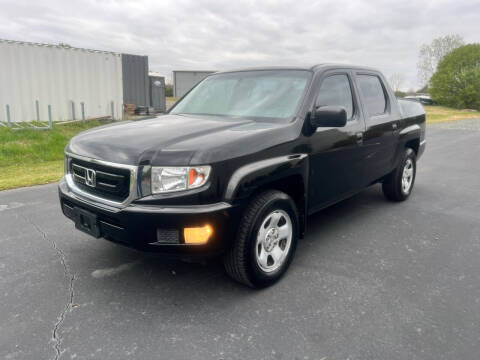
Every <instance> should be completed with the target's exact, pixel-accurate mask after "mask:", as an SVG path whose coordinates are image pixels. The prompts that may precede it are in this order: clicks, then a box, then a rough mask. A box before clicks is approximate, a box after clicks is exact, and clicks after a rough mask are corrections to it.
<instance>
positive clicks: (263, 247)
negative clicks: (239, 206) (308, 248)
mask: <svg viewBox="0 0 480 360" xmlns="http://www.w3.org/2000/svg"><path fill="white" fill-rule="evenodd" d="M297 239H298V213H297V208H296V206H295V203H294V202H293V200H292V199H291V198H290V197H289V196H288V195H287V194H285V193H283V192H281V191H277V190H269V191H266V192H264V193H261V194H259V195H258V196H256V197H255V198H253V200H252V201H251V202H250V204H249V205H248V206H247V208H246V210H245V212H244V213H243V215H242V219H241V221H240V225H239V228H238V232H237V237H236V239H235V241H234V243H233V245H232V247H231V248H230V249H229V251H228V252H227V254H226V255H225V257H224V265H225V270H226V272H227V273H228V275H229V276H230V277H232V278H233V279H234V280H236V281H238V282H240V283H242V284H245V285H247V286H250V287H253V288H263V287H267V286H270V285H272V284H273V283H275V282H276V281H278V280H279V279H280V278H281V277H282V275H283V274H284V273H285V271H286V270H287V269H288V266H289V265H290V263H291V261H292V259H293V255H294V253H295V248H296V246H297Z"/></svg>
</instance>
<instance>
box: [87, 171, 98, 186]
mask: <svg viewBox="0 0 480 360" xmlns="http://www.w3.org/2000/svg"><path fill="white" fill-rule="evenodd" d="M85 170H86V172H85V185H87V186H90V187H95V186H97V174H96V173H95V170H93V169H85Z"/></svg>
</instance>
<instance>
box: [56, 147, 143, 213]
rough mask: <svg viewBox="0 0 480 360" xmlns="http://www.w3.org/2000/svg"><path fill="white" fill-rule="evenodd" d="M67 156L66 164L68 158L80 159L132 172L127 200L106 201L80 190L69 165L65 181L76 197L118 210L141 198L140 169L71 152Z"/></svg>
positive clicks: (66, 168) (66, 169) (66, 153)
mask: <svg viewBox="0 0 480 360" xmlns="http://www.w3.org/2000/svg"><path fill="white" fill-rule="evenodd" d="M65 156H66V157H67V159H66V162H67V161H69V160H68V158H72V159H78V160H81V161H85V162H89V163H92V164H98V165H103V166H109V167H113V168H119V169H127V170H129V171H130V184H129V192H128V196H127V197H126V198H125V200H123V201H121V202H120V201H114V200H110V199H105V198H103V197H101V196H98V195H94V194H91V193H89V192H87V191H85V190H83V189H80V188H79V187H78V186H77V185H76V183H75V181H74V179H73V176H74V174H72V173H71V172H70V167H69V166H68V164H67V166H65V180H66V182H67V185H68V187H69V188H70V189H71V190H72V192H73V193H75V194H76V195H78V196H81V197H83V198H86V199H89V200H92V201H95V202H100V203H102V204H106V205H110V206H113V207H117V208H123V207H125V206H127V205H128V204H130V203H131V202H132V201H133V200H135V199H138V198H139V193H138V187H137V183H138V167H137V166H135V165H125V164H117V163H112V162H109V161H104V160H99V159H94V158H90V157H86V156H81V155H76V154H72V153H69V152H65Z"/></svg>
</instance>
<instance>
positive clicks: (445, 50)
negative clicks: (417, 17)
mask: <svg viewBox="0 0 480 360" xmlns="http://www.w3.org/2000/svg"><path fill="white" fill-rule="evenodd" d="M417 70H418V78H419V80H420V82H421V83H422V84H424V86H423V87H422V89H420V90H419V91H418V92H421V93H427V92H428V93H429V94H430V96H431V98H432V100H433V101H434V102H436V103H438V104H440V105H445V106H450V107H455V108H462V109H464V108H469V109H477V110H480V44H465V42H464V40H463V38H462V37H461V36H460V35H446V36H442V37H439V38H436V39H434V40H433V41H432V42H431V43H430V44H424V45H422V47H421V48H420V51H419V56H418V63H417ZM403 81H404V77H403V75H402V74H399V73H394V74H392V75H391V76H390V78H389V82H390V85H391V87H392V89H393V90H394V91H395V92H396V94H397V96H404V95H406V93H403V92H401V91H400V87H401V85H402V83H403Z"/></svg>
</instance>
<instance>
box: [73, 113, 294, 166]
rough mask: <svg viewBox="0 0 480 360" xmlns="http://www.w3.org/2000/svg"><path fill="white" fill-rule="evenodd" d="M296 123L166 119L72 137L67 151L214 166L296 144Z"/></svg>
mask: <svg viewBox="0 0 480 360" xmlns="http://www.w3.org/2000/svg"><path fill="white" fill-rule="evenodd" d="M292 125H293V123H288V124H285V123H281V124H279V123H272V122H258V121H253V120H248V119H227V118H217V117H206V116H184V115H164V116H159V117H157V118H154V119H150V120H143V121H129V122H122V123H120V124H111V125H106V126H101V127H97V128H93V129H90V130H87V131H84V132H82V133H80V134H79V135H77V136H75V137H74V138H72V140H71V141H70V142H69V144H68V145H67V147H66V151H67V152H69V153H72V154H76V155H81V156H87V157H90V158H94V159H100V160H105V161H110V162H114V163H120V164H130V165H140V164H142V165H146V164H150V165H157V166H158V165H163V166H182V165H188V164H197V165H198V164H210V163H213V162H218V161H222V160H226V159H229V158H232V157H238V156H243V155H247V154H251V153H255V152H257V151H260V150H263V149H266V148H268V147H272V146H275V145H277V144H280V143H284V142H286V141H289V140H293V139H294V138H295V137H296V136H298V134H295V131H293V128H294V127H293V126H292Z"/></svg>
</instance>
